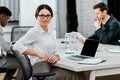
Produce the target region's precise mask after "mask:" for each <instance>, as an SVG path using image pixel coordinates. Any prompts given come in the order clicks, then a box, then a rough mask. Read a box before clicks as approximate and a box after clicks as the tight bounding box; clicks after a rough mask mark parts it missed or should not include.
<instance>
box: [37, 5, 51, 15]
mask: <svg viewBox="0 0 120 80" xmlns="http://www.w3.org/2000/svg"><path fill="white" fill-rule="evenodd" d="M42 9H47V10H48V11H49V12H50V13H51V17H53V11H52V9H51V7H50V6H48V5H46V4H42V5H40V6H38V8H37V9H36V12H35V17H37V16H38V14H39V12H40V11H41V10H42Z"/></svg>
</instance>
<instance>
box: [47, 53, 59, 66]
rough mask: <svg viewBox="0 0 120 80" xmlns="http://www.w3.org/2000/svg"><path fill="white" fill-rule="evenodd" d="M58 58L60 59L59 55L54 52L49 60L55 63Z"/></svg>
mask: <svg viewBox="0 0 120 80" xmlns="http://www.w3.org/2000/svg"><path fill="white" fill-rule="evenodd" d="M58 59H59V56H58V55H57V54H53V55H51V56H50V57H49V59H48V61H47V62H48V63H52V64H54V63H56V62H57V61H58Z"/></svg>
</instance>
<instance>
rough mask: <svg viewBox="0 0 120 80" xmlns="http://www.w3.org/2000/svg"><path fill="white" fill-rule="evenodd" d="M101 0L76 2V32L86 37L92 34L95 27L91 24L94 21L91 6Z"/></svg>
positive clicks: (79, 0) (80, 0) (77, 0)
mask: <svg viewBox="0 0 120 80" xmlns="http://www.w3.org/2000/svg"><path fill="white" fill-rule="evenodd" d="M101 1H102V0H76V2H77V3H76V4H77V15H78V24H79V25H78V31H79V32H80V33H81V34H82V35H84V36H85V37H88V36H90V35H92V34H93V32H94V31H95V27H94V26H93V22H94V19H95V15H94V11H93V5H95V4H96V3H98V2H101Z"/></svg>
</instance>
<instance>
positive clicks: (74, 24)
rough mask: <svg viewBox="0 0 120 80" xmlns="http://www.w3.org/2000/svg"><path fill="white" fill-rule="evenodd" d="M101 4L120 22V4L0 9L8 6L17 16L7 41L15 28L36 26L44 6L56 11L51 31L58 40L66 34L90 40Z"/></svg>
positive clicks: (56, 3) (15, 4)
mask: <svg viewBox="0 0 120 80" xmlns="http://www.w3.org/2000/svg"><path fill="white" fill-rule="evenodd" d="M101 1H102V2H104V3H106V4H107V5H108V8H109V12H110V13H112V14H113V15H114V16H115V17H116V18H117V19H118V20H119V21H120V15H119V14H120V7H119V3H120V1H119V0H0V6H7V7H8V8H9V9H10V10H11V11H12V13H13V15H12V16H11V18H10V20H9V23H8V25H7V27H5V29H4V32H5V34H6V35H5V38H6V40H7V41H10V33H11V28H12V27H14V26H34V25H36V19H35V17H34V13H35V10H36V8H37V6H38V5H40V4H48V5H50V6H51V7H52V9H53V12H54V17H53V19H52V21H51V23H50V27H51V28H53V29H54V30H55V35H56V36H57V38H63V37H64V34H65V33H66V32H71V31H78V32H80V33H81V34H82V35H84V36H85V37H88V36H90V35H91V34H93V32H94V30H95V28H94V27H93V22H94V19H95V15H94V12H93V9H92V8H93V5H94V4H96V3H98V2H101Z"/></svg>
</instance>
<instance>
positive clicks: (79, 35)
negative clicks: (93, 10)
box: [72, 32, 86, 40]
mask: <svg viewBox="0 0 120 80" xmlns="http://www.w3.org/2000/svg"><path fill="white" fill-rule="evenodd" d="M72 33H73V34H76V36H77V37H78V39H84V40H86V38H85V37H84V36H83V35H82V34H80V33H79V32H72Z"/></svg>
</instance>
